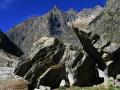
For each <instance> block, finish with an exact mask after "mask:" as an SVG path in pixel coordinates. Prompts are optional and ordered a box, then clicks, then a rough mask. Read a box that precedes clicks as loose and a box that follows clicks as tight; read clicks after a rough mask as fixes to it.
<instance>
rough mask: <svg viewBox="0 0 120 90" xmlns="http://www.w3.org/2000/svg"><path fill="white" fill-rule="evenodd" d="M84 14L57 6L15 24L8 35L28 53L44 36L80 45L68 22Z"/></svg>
mask: <svg viewBox="0 0 120 90" xmlns="http://www.w3.org/2000/svg"><path fill="white" fill-rule="evenodd" d="M85 11H86V12H88V11H89V12H90V11H92V12H93V11H94V10H93V9H90V10H88V11H87V10H83V12H84V13H85ZM88 14H89V13H88ZM82 15H83V14H82V13H81V14H79V13H78V14H77V12H76V11H75V10H73V9H70V10H69V11H68V12H66V13H64V12H62V11H61V10H59V9H58V8H57V7H56V6H55V7H54V8H53V9H52V10H50V11H49V12H48V13H47V14H45V15H43V16H38V17H32V18H30V19H28V20H26V21H25V22H23V23H21V24H18V25H16V26H14V27H13V29H12V30H10V31H9V32H8V37H9V38H10V39H11V40H12V41H13V42H14V43H16V44H17V45H18V46H19V47H20V48H21V49H22V50H23V51H24V52H25V53H27V54H28V53H29V51H30V49H31V46H32V44H33V43H34V42H35V41H36V40H38V39H39V38H41V37H43V36H48V37H49V36H51V37H56V38H59V39H60V40H61V41H63V42H68V43H72V44H73V45H77V46H78V45H80V43H79V40H78V38H77V36H76V34H75V33H74V31H73V30H72V29H71V28H70V26H69V25H68V24H69V23H71V22H74V21H75V20H76V19H78V17H80V16H81V17H82ZM88 17H89V15H88ZM86 21H87V20H86Z"/></svg>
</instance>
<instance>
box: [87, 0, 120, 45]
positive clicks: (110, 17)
mask: <svg viewBox="0 0 120 90" xmlns="http://www.w3.org/2000/svg"><path fill="white" fill-rule="evenodd" d="M87 29H89V30H92V31H94V32H96V33H97V34H99V35H102V36H103V37H104V38H106V39H108V40H111V41H113V42H117V43H119V42H120V38H119V36H120V2H119V0H108V2H107V4H106V6H105V9H104V11H103V12H102V13H101V14H100V15H99V16H98V17H97V18H95V19H94V20H93V21H92V22H91V23H90V24H89V26H88V28H87Z"/></svg>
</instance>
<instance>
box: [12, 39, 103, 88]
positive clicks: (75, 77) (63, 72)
mask: <svg viewBox="0 0 120 90" xmlns="http://www.w3.org/2000/svg"><path fill="white" fill-rule="evenodd" d="M14 72H15V74H17V75H19V76H22V77H24V78H25V79H27V80H28V81H30V83H31V85H32V88H38V89H39V86H40V85H43V86H50V87H51V88H57V87H59V85H60V83H61V81H62V80H65V82H66V83H68V86H71V85H79V86H92V85H94V84H98V83H100V82H101V81H100V78H99V74H98V70H97V67H96V63H95V62H94V60H93V59H92V58H91V56H90V55H88V54H87V53H86V52H85V51H84V50H83V49H82V47H81V49H80V48H78V47H75V46H73V45H71V44H68V43H67V44H63V43H62V42H61V41H59V40H58V39H55V38H53V37H43V38H41V39H39V40H38V41H36V42H35V43H34V44H33V48H32V49H31V54H30V55H29V56H28V58H21V61H20V62H19V63H18V65H17V67H16V69H15V71H14ZM95 78H96V79H95Z"/></svg>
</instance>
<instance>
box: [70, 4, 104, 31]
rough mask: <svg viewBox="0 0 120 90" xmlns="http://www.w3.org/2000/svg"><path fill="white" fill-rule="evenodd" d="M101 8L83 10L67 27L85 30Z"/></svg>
mask: <svg viewBox="0 0 120 90" xmlns="http://www.w3.org/2000/svg"><path fill="white" fill-rule="evenodd" d="M102 10H103V8H102V7H100V6H96V7H95V8H92V9H91V8H90V9H83V10H81V11H80V12H79V13H77V14H76V16H77V17H76V18H75V20H73V21H72V22H68V26H70V27H71V26H72V25H73V26H74V27H78V28H80V29H85V28H86V26H87V25H88V24H89V23H90V22H91V21H92V20H93V19H95V18H96V17H97V16H98V15H99V14H100V13H101V12H102Z"/></svg>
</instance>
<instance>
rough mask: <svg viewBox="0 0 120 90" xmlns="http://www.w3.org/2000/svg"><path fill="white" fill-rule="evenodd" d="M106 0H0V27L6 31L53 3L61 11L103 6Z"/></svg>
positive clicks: (41, 12)
mask: <svg viewBox="0 0 120 90" xmlns="http://www.w3.org/2000/svg"><path fill="white" fill-rule="evenodd" d="M105 3H106V0H0V29H1V30H2V31H4V32H6V31H8V30H9V29H10V28H11V27H12V26H13V25H14V24H17V23H20V22H22V21H24V20H25V19H27V18H28V17H30V16H33V15H43V14H45V13H46V12H48V11H49V10H50V9H51V8H53V6H54V5H57V6H58V7H59V8H60V9H62V10H63V11H67V10H69V9H70V8H74V9H76V10H77V11H80V10H81V9H83V8H92V7H95V6H96V5H101V6H104V5H105Z"/></svg>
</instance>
